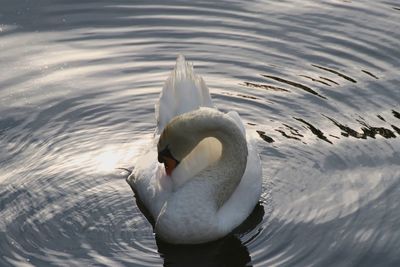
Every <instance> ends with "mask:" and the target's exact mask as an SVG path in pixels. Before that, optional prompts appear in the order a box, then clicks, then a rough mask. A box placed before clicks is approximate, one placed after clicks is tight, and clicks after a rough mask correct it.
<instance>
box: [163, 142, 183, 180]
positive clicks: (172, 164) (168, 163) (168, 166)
mask: <svg viewBox="0 0 400 267" xmlns="http://www.w3.org/2000/svg"><path fill="white" fill-rule="evenodd" d="M158 162H160V163H164V167H165V172H166V173H167V175H168V176H171V174H172V172H173V170H174V169H175V168H176V166H178V164H179V161H178V160H176V159H175V158H174V156H172V154H171V151H169V149H168V147H167V148H165V149H164V150H163V151H161V152H158Z"/></svg>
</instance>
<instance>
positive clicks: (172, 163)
mask: <svg viewBox="0 0 400 267" xmlns="http://www.w3.org/2000/svg"><path fill="white" fill-rule="evenodd" d="M163 161H164V162H163V163H164V167H165V172H166V173H167V175H168V176H171V174H172V172H173V170H175V168H176V166H177V165H178V164H177V162H176V160H175V159H172V158H170V157H165V156H164V157H163Z"/></svg>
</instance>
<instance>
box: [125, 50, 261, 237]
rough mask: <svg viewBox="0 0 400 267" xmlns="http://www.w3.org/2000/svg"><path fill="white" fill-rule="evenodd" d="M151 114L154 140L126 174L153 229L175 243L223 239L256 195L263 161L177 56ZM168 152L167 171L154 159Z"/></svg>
mask: <svg viewBox="0 0 400 267" xmlns="http://www.w3.org/2000/svg"><path fill="white" fill-rule="evenodd" d="M156 116H157V121H158V126H157V129H156V133H155V135H154V139H153V140H151V141H150V143H149V145H148V146H147V148H146V149H145V150H144V151H143V153H142V154H141V156H140V157H139V158H138V160H137V162H136V164H135V169H134V171H133V173H132V174H131V176H129V177H128V183H129V184H130V185H131V186H132V187H133V188H134V189H135V191H136V192H137V194H138V195H139V198H140V200H141V201H142V202H143V204H144V205H145V207H146V208H147V209H148V210H149V212H150V214H151V215H152V217H153V219H154V221H155V231H156V233H157V234H158V235H159V236H160V237H161V238H163V239H164V240H166V241H168V242H171V243H179V244H194V243H202V242H207V241H212V240H215V239H218V238H220V237H223V236H225V235H226V234H228V233H229V232H231V231H232V230H233V229H234V228H235V227H237V226H238V225H239V224H240V223H242V222H243V221H244V220H245V219H246V218H247V217H248V216H249V215H250V213H251V211H252V210H253V208H254V206H255V205H256V203H257V202H258V200H259V197H260V195H261V182H262V178H261V164H260V159H259V156H258V153H257V151H256V148H255V144H254V142H253V140H252V139H249V138H248V140H246V134H245V129H244V126H243V124H242V122H241V120H240V117H239V115H238V114H237V113H236V112H229V113H226V114H225V113H222V112H220V111H218V110H217V109H216V108H214V106H213V104H212V101H211V97H210V94H209V91H208V88H207V86H206V85H205V83H204V81H203V80H202V79H201V78H200V77H197V76H196V75H194V73H193V70H192V67H191V66H190V65H189V64H188V63H186V62H185V59H184V58H183V56H180V57H178V59H177V64H176V67H175V70H174V72H173V73H172V74H171V77H170V78H169V79H168V80H167V82H166V84H165V86H164V88H163V91H162V92H161V96H160V100H159V103H158V106H156ZM165 151H167V152H168V154H167V155H168V156H167V158H169V159H174V160H175V161H176V163H177V164H178V165H176V166H175V165H173V167H174V169H173V171H171V173H170V176H169V175H167V173H166V170H164V166H163V165H162V164H160V163H159V162H158V161H157V158H158V159H159V160H160V157H161V160H162V159H163V156H160V155H163V154H162V153H164V152H165ZM165 164H167V163H165ZM166 166H167V165H166ZM167 172H168V169H167Z"/></svg>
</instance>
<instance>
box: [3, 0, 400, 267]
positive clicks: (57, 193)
mask: <svg viewBox="0 0 400 267" xmlns="http://www.w3.org/2000/svg"><path fill="white" fill-rule="evenodd" d="M399 10H400V6H399V5H398V4H397V3H395V2H393V1H386V0H382V1H341V0H332V1H331V0H329V1H328V0H327V1H319V2H317V1H311V0H310V1H301V3H300V2H299V1H293V0H289V1H243V2H240V1H218V2H215V1H200V2H198V1H195V2H181V1H176V2H174V1H172V2H171V1H169V3H168V4H167V3H165V2H164V1H156V2H154V1H151V2H149V1H134V2H132V1H125V0H118V1H112V2H110V1H66V0H60V1H50V0H39V1H8V0H7V1H5V2H4V3H2V8H1V9H0V49H1V53H0V150H1V151H2V153H0V218H1V220H0V251H1V257H0V266H162V265H164V266H311V265H312V266H398V265H400V259H399V256H398V255H400V231H399V227H398V225H399V223H400V211H399V210H398V202H399V201H398V199H399V198H398V197H399V195H400V180H399V179H400V168H399V166H400V152H399V151H400V105H399V103H400V94H399V84H400V80H399V77H398V73H399V68H400V63H399V58H400V50H399V47H400V42H399V40H400V31H399V29H400V27H399V26H400V12H399ZM179 53H182V54H184V55H185V56H186V57H187V58H188V59H189V60H190V61H192V62H193V63H194V65H195V69H196V70H197V72H198V73H200V74H201V75H202V76H203V77H204V79H205V81H206V83H207V84H208V86H209V87H210V91H211V94H212V97H213V99H214V101H215V103H216V105H217V106H218V107H219V108H220V109H221V110H223V111H228V110H236V111H237V112H239V114H240V115H241V117H242V118H243V120H244V122H245V124H246V126H247V128H248V131H250V132H252V133H254V134H255V135H257V136H259V150H260V154H261V159H262V162H263V170H264V184H263V195H262V198H261V199H260V204H259V205H258V206H257V207H256V208H255V210H254V212H253V214H252V215H251V216H250V217H249V219H248V220H247V221H246V222H245V223H244V224H243V225H242V226H240V227H239V228H238V229H236V231H235V232H234V233H233V234H232V235H230V236H228V237H226V238H224V239H222V240H219V241H216V242H213V243H211V244H205V245H199V246H172V245H169V244H166V243H164V242H162V241H161V240H158V239H157V237H156V236H155V235H154V233H153V229H152V226H151V224H150V223H149V222H148V221H147V220H146V218H145V217H144V216H143V214H142V213H141V211H140V210H139V208H138V206H137V203H136V201H135V198H134V194H133V193H132V191H131V189H130V188H129V185H128V184H127V183H126V182H125V178H126V176H127V175H128V172H126V171H124V168H126V169H131V168H132V167H133V166H132V162H133V159H134V158H135V157H136V156H137V153H138V152H137V151H138V148H139V147H140V146H141V145H142V142H144V141H145V140H146V139H147V138H148V137H150V136H151V134H152V132H153V129H154V126H155V119H154V104H155V102H156V100H157V98H158V94H159V92H160V90H161V87H162V85H163V82H164V80H165V79H166V77H167V76H168V74H169V72H170V71H171V69H172V67H173V64H174V61H175V58H176V56H177V54H179ZM119 168H122V169H119Z"/></svg>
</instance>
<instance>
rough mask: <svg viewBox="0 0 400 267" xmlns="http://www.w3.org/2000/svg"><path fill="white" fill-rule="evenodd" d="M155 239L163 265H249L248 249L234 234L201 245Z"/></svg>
mask: <svg viewBox="0 0 400 267" xmlns="http://www.w3.org/2000/svg"><path fill="white" fill-rule="evenodd" d="M156 241H157V246H158V252H159V253H160V255H161V257H163V258H164V266H174V267H178V266H182V267H183V266H185V267H188V266H211V267H213V266H251V263H250V262H251V258H250V255H249V251H248V250H247V248H246V246H245V245H243V243H242V242H241V241H240V239H239V238H237V237H236V236H235V235H228V236H226V237H225V238H223V239H220V240H217V241H214V242H209V243H206V244H201V245H172V244H169V243H166V242H164V241H162V240H160V239H158V238H157V240H156Z"/></svg>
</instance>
